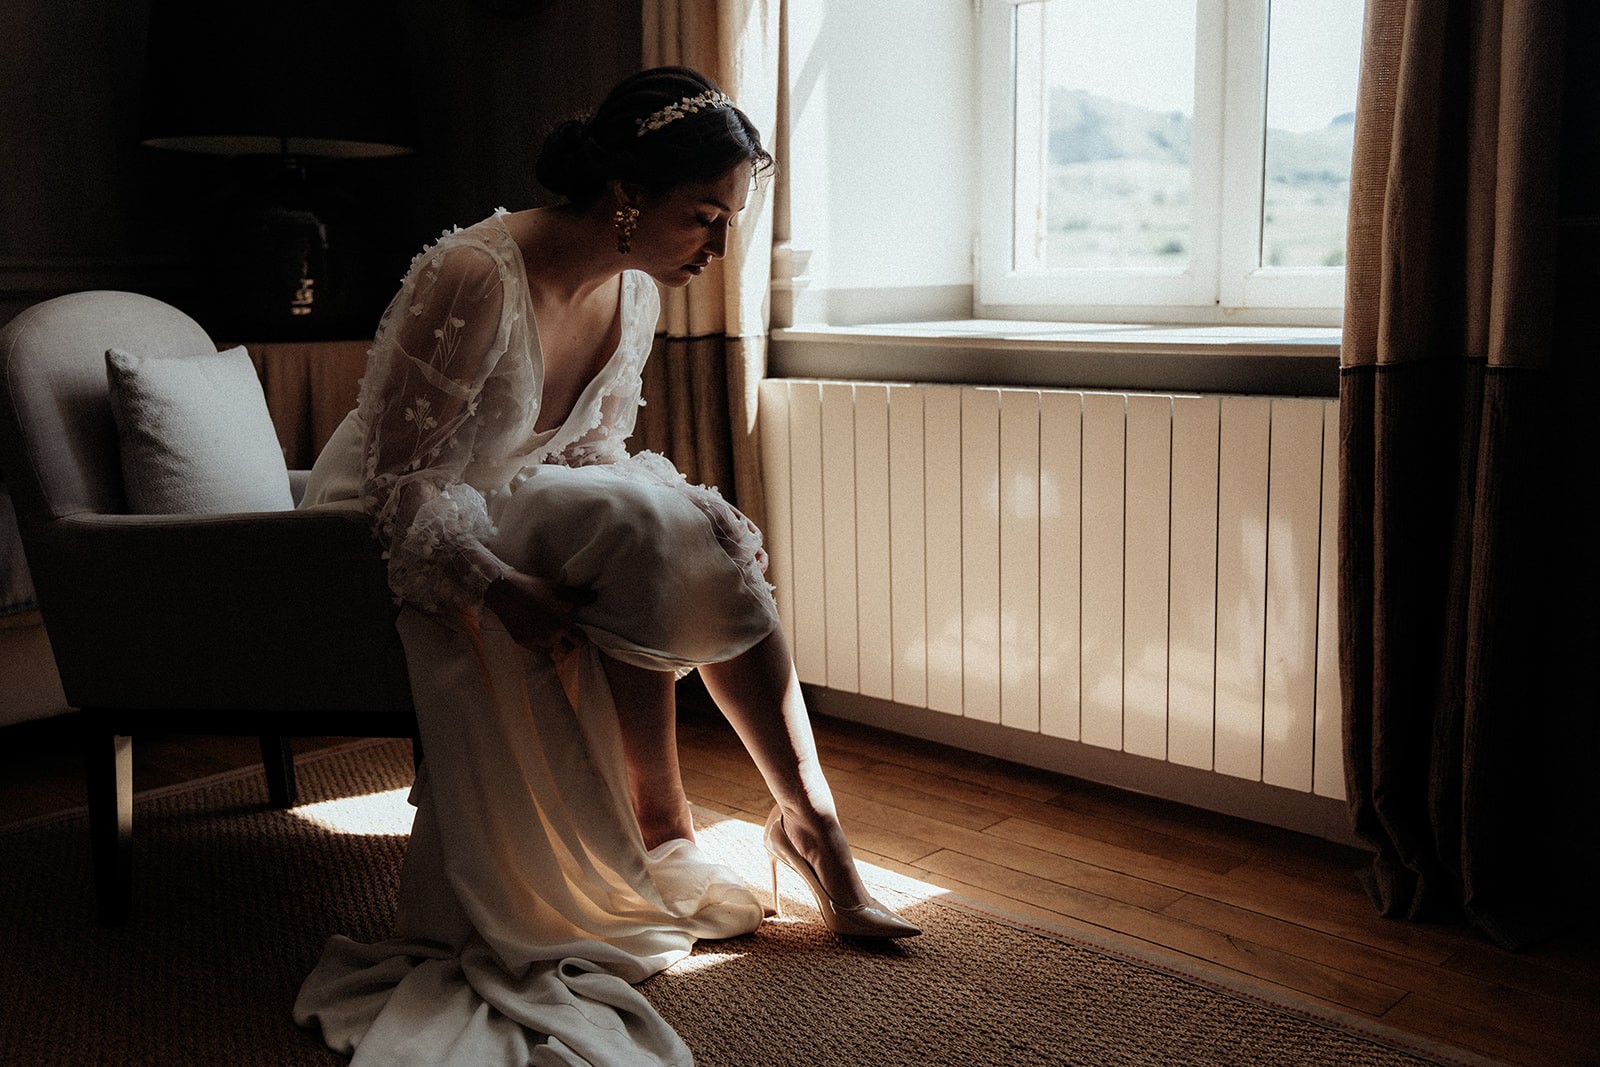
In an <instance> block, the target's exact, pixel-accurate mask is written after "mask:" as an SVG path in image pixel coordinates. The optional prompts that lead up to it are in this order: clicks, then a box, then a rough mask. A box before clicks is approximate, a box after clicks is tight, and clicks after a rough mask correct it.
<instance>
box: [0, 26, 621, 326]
mask: <svg viewBox="0 0 1600 1067" xmlns="http://www.w3.org/2000/svg"><path fill="white" fill-rule="evenodd" d="M395 8H396V12H397V15H398V17H399V19H400V22H401V26H402V31H403V39H404V41H405V52H406V54H405V55H404V56H403V57H398V58H399V60H400V61H401V62H404V63H405V65H406V67H407V69H408V70H409V72H410V81H411V85H412V88H413V91H414V93H415V96H416V98H417V100H418V101H419V112H420V115H419V118H420V126H421V131H420V132H421V136H422V140H423V149H422V151H421V152H420V153H419V154H418V155H417V156H415V157H413V158H410V159H406V160H401V161H375V162H363V163H358V164H355V165H354V166H353V168H352V174H351V179H352V180H351V185H352V190H353V191H354V192H355V193H356V195H357V197H358V199H359V202H360V203H361V204H362V205H364V208H365V209H366V210H367V211H368V212H370V213H371V214H372V215H373V217H374V218H375V220H376V224H377V227H378V232H379V233H380V234H382V239H381V242H380V248H379V249H378V255H379V259H380V262H381V266H380V268H379V271H378V273H381V274H382V275H383V277H384V278H385V279H387V280H386V281H385V282H384V283H383V284H384V287H385V289H389V288H392V286H393V283H394V281H396V280H398V278H399V275H400V273H401V272H402V271H403V270H404V269H405V266H406V264H407V263H408V262H409V261H410V257H411V255H412V254H413V253H415V252H416V251H417V249H418V248H420V247H421V245H422V244H423V243H425V242H426V241H428V240H431V239H432V238H433V237H435V236H437V234H438V233H439V231H440V230H441V229H442V228H444V227H446V226H448V225H452V224H457V223H460V224H466V223H470V222H474V221H476V220H477V219H479V218H481V217H482V216H484V215H486V214H487V213H488V212H489V211H491V210H493V209H494V208H495V207H498V206H502V205H503V206H506V207H509V208H513V209H515V208H517V207H523V206H530V205H531V204H532V203H534V202H535V201H536V200H537V199H538V198H539V197H540V195H541V192H540V190H539V189H538V187H537V184H536V183H535V182H534V180H533V163H534V160H535V158H536V157H537V154H538V149H539V145H540V143H541V142H542V140H543V136H544V133H545V131H546V130H547V129H548V128H549V127H550V126H551V125H553V124H554V123H555V122H556V121H557V120H559V119H560V118H561V117H563V116H565V115H566V114H568V113H570V112H572V111H574V110H578V109H581V108H583V107H586V106H588V105H590V104H591V103H592V102H593V100H594V98H595V97H596V96H597V95H598V94H599V93H601V92H603V91H604V90H605V89H606V88H607V87H608V86H609V85H610V84H611V83H613V82H614V81H616V80H617V79H618V78H620V77H622V76H623V75H624V74H627V73H629V72H630V71H632V70H634V69H636V68H637V66H638V63H639V55H640V49H641V43H640V42H641V20H640V14H639V4H638V0H593V2H590V0H552V2H550V3H548V4H546V5H544V6H543V8H542V10H539V11H538V12H536V13H535V14H532V15H528V16H525V17H520V18H509V17H501V16H497V15H494V14H492V13H490V12H489V11H487V10H484V8H483V6H480V5H478V4H476V3H471V2H467V0H459V2H452V3H436V2H430V0H397V2H396V4H395ZM149 11H150V3H149V0H118V2H117V3H112V4H108V3H104V2H103V0H7V2H6V3H5V4H4V5H0V40H4V41H6V42H8V45H7V55H6V62H5V63H4V64H0V155H3V158H4V160H5V165H4V167H0V322H4V321H6V320H8V319H10V318H11V316H12V315H14V314H15V313H16V312H18V311H20V310H21V309H22V308H24V307H26V306H28V305H29V304H31V303H34V302H35V301H37V300H41V299H44V298H46V297H49V296H54V295H58V294H59V293H63V292H70V291H74V290H79V289H87V288H122V289H130V290H134V291H137V292H146V293H150V294H151V295H154V296H159V297H162V298H164V299H168V300H171V301H172V302H174V303H176V304H178V305H179V306H180V307H184V308H185V309H186V310H190V311H191V313H201V314H202V322H204V321H205V319H204V317H203V308H202V307H200V306H199V303H200V302H199V297H198V291H199V280H198V278H197V276H196V275H197V271H196V269H195V266H194V261H195V253H194V251H193V247H194V244H195V240H196V238H197V236H198V235H200V234H202V233H203V232H204V227H205V226H206V224H207V221H208V220H207V219H206V218H205V217H204V212H203V211H201V210H199V209H198V206H199V205H202V204H203V203H204V202H205V199H206V195H207V189H208V188H209V187H210V184H211V183H214V182H215V181H216V180H217V178H218V177H219V175H220V173H221V169H222V165H221V164H220V163H219V161H216V160H211V159H207V158H205V157H200V156H187V155H181V154H176V153H164V152H159V151H156V150H153V149H147V148H144V147H142V146H140V145H139V144H138V126H139V110H140V88H141V86H142V84H143V79H144V48H145V39H146V25H147V22H148V17H149ZM248 76H249V72H248V71H241V70H235V69H231V68H230V67H229V66H228V61H227V57H226V56H217V55H209V56H207V55H197V56H195V65H194V82H195V91H196V92H205V91H206V85H207V84H208V82H209V81H210V80H211V79H217V78H230V77H248ZM380 299H385V300H386V299H387V295H386V294H385V295H384V296H383V297H381V298H380ZM378 310H381V305H380V307H379V308H378ZM373 318H374V319H375V318H376V312H374V315H373Z"/></svg>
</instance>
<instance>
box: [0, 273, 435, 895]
mask: <svg viewBox="0 0 1600 1067" xmlns="http://www.w3.org/2000/svg"><path fill="white" fill-rule="evenodd" d="M112 348H116V349H119V350H122V351H125V352H129V353H134V354H136V355H138V356H141V357H159V358H161V359H163V360H167V359H173V360H183V359H199V358H201V357H202V356H209V357H211V358H213V359H214V358H216V357H217V356H218V353H217V346H216V345H215V344H214V343H213V342H212V340H211V338H210V337H208V336H207V335H206V333H205V331H204V330H203V329H202V328H201V327H200V326H199V324H198V323H196V322H194V320H192V319H190V318H189V317H188V316H187V315H185V314H183V313H182V312H180V311H178V310H177V309H175V308H173V307H170V306H169V305H167V304H164V303H162V302H160V301H158V300H154V299H151V298H149V297H144V296H138V295H135V294H132V293H121V292H108V291H97V292H83V293H74V294H71V295H68V296H63V297H58V298H56V299H53V300H47V301H45V302H43V303H40V304H36V305H34V306H33V307H31V308H29V309H27V310H25V311H24V312H22V313H21V314H20V315H18V316H17V317H16V318H15V319H14V320H12V322H11V323H9V324H8V325H7V326H6V327H5V329H4V330H0V471H3V472H4V477H5V479H6V484H7V487H8V489H9V490H10V492H11V495H12V498H13V500H14V502H15V505H16V511H17V519H18V529H19V532H20V536H21V540H22V544H23V547H24V550H25V551H26V554H27V560H28V566H29V569H30V570H31V572H32V575H33V581H34V585H35V587H36V589H37V597H38V602H39V609H40V612H41V614H42V616H43V620H44V624H45V628H46V631H47V632H48V634H49V638H50V643H51V645H52V647H53V649H54V654H55V658H56V664H57V667H58V668H59V671H60V675H61V683H62V688H63V690H64V692H65V693H66V696H67V700H68V703H69V704H70V705H71V706H72V707H74V708H77V709H80V710H81V715H82V720H83V725H84V744H85V754H86V759H85V773H86V776H87V785H88V793H89V817H90V834H91V839H92V853H93V865H94V876H95V880H96V897H97V903H98V908H99V914H100V918H101V921H103V922H109V923H115V922H121V921H124V920H125V919H126V918H127V916H128V914H129V911H130V908H131V904H132V884H133V883H132V780H131V776H132V752H133V748H132V734H133V733H134V732H135V731H153V732H180V733H201V734H204V733H217V734H256V735H258V736H260V737H261V739H262V753H263V759H264V762H265V764H266V768H267V776H268V782H269V794H270V799H271V800H272V802H273V803H275V804H277V805H279V806H284V807H287V806H291V805H292V804H293V803H294V799H295V788H294V774H293V761H292V756H291V754H290V751H289V748H288V745H287V743H286V740H285V739H286V738H287V737H288V736H292V735H296V734H356V735H372V736H391V737H406V736H409V737H412V738H413V739H415V737H416V720H415V716H414V713H413V711H412V705H411V693H410V684H409V681H408V679H407V675H406V662H405V655H404V652H403V651H402V649H401V646H400V641H399V636H398V634H397V633H396V632H395V629H394V619H395V614H396V611H397V609H396V608H395V606H394V604H393V602H392V598H391V596H390V593H389V589H388V583H387V579H386V574H385V568H384V564H383V562H382V559H381V556H380V548H379V546H378V543H377V542H376V541H375V540H374V539H373V537H372V536H371V532H370V528H369V526H368V523H367V521H366V518H365V516H364V515H363V514H362V513H361V512H360V511H359V510H357V509H354V508H352V509H350V510H348V511H342V512H341V511H325V510H318V511H315V512H299V511H294V510H277V511H251V512H244V513H238V512H230V513H221V514H131V513H130V508H129V506H128V499H129V493H128V492H127V491H126V490H125V485H124V477H123V466H122V455H121V440H120V439H119V427H118V423H117V421H116V419H115V418H114V416H113V408H112V396H111V392H112V390H111V387H110V386H109V385H108V374H107V356H106V352H107V350H108V349H112ZM164 365H165V366H174V365H173V364H164ZM280 477H281V475H280ZM288 481H289V484H290V486H291V493H292V494H293V498H296V499H297V498H298V493H299V490H300V488H301V487H302V486H303V484H304V477H303V472H298V473H291V474H290V477H289V478H288ZM288 502H289V499H288V498H287V497H286V499H285V505H287V503H288Z"/></svg>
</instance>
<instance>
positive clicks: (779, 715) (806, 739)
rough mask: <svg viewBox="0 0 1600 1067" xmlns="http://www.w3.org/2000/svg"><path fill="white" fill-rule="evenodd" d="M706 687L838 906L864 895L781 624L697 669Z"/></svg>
mask: <svg viewBox="0 0 1600 1067" xmlns="http://www.w3.org/2000/svg"><path fill="white" fill-rule="evenodd" d="M700 676H701V678H703V679H704V680H705V683H706V689H707V691H709V692H710V694H711V696H712V699H714V700H715V701H716V702H717V707H718V708H720V709H721V710H722V713H723V715H725V716H726V717H727V719H728V722H729V723H731V724H732V725H733V728H734V731H735V732H737V733H738V735H739V740H740V741H742V742H743V743H744V747H745V748H746V749H747V750H748V751H749V753H750V756H751V758H752V759H754V760H755V763H756V767H757V768H758V769H759V770H760V771H761V776H762V778H763V779H765V780H766V783H767V788H768V789H770V790H771V791H772V795H773V797H775V798H776V799H777V801H778V804H779V806H781V807H782V808H783V826H784V832H785V834H786V835H787V836H788V838H789V840H790V842H791V843H792V844H793V845H794V847H795V848H796V849H797V850H799V852H800V854H801V855H802V856H804V857H805V858H806V859H807V860H808V861H810V863H811V866H812V868H813V869H814V870H815V871H816V872H817V877H818V878H819V879H820V880H821V881H822V885H823V888H824V889H826V890H827V891H828V894H829V895H830V896H831V897H833V899H834V902H835V903H837V904H839V905H840V906H842V907H847V908H849V907H857V906H859V905H861V904H865V903H866V902H867V901H868V900H870V899H871V898H870V897H869V895H868V893H867V889H866V886H864V885H862V883H861V876H860V874H858V873H857V871H856V865H855V860H854V859H853V858H852V857H851V855H850V845H849V843H848V842H847V841H846V840H845V836H844V830H843V829H842V828H841V827H840V826H839V816H838V811H837V809H836V808H835V806H834V801H833V792H832V790H830V789H829V788H828V780H827V778H826V777H824V775H823V773H822V763H821V761H820V760H819V759H818V758H817V747H816V742H815V740H814V738H813V736H812V733H811V717H810V715H809V714H808V713H807V711H806V704H805V698H804V696H802V694H801V692H800V678H799V676H798V675H797V674H796V673H795V668H794V661H793V659H792V658H791V657H790V655H789V643H788V641H786V640H785V639H784V636H783V632H782V631H781V630H773V631H772V633H770V634H769V635H767V637H765V638H764V639H762V641H761V642H760V643H759V644H757V645H756V646H755V647H754V648H752V649H750V650H749V651H748V652H745V653H744V654H742V655H739V656H735V657H734V658H733V659H730V660H726V661H724V662H722V663H712V664H707V665H706V666H704V667H701V668H700Z"/></svg>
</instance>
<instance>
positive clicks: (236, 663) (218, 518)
mask: <svg viewBox="0 0 1600 1067" xmlns="http://www.w3.org/2000/svg"><path fill="white" fill-rule="evenodd" d="M28 555H29V561H30V564H31V565H32V566H33V570H34V578H35V583H36V584H37V586H38V589H39V599H40V606H41V610H42V611H43V614H44V619H45V625H46V627H47V629H48V630H49V633H50V639H51V643H52V645H53V647H54V648H55V650H56V660H57V665H58V666H59V667H60V670H61V678H62V685H63V688H65V689H66V692H67V697H68V699H69V700H70V701H71V702H72V703H73V704H74V705H76V706H79V707H85V706H114V707H143V706H161V707H169V708H170V707H192V708H204V707H250V708H274V707H292V708H308V709H309V708H323V709H328V708H353V709H369V708H373V707H381V706H388V705H391V704H398V705H399V706H401V707H409V704H410V700H409V686H408V685H407V684H406V682H405V678H404V669H403V668H404V654H403V653H402V652H401V651H400V646H399V637H398V635H397V634H396V632H395V629H394V618H395V615H396V613H397V610H398V609H397V608H396V606H395V605H394V603H393V599H392V596H391V594H390V592H389V588H388V581H387V574H386V569H385V566H384V563H383V560H382V554H381V548H380V546H379V544H378V542H377V541H376V540H375V539H374V538H373V536H372V533H371V526H370V523H369V521H368V519H367V517H366V516H365V515H364V514H362V513H361V512H360V511H359V510H357V509H355V508H351V509H348V510H341V509H318V510H315V511H284V512H261V513H251V514H231V515H97V514H78V515H73V516H68V517H65V518H62V519H57V520H55V521H54V522H51V523H49V524H47V525H46V526H45V527H44V528H42V529H41V530H39V531H37V532H36V535H35V536H34V537H33V538H31V539H30V541H29V544H28ZM397 667H398V670H397Z"/></svg>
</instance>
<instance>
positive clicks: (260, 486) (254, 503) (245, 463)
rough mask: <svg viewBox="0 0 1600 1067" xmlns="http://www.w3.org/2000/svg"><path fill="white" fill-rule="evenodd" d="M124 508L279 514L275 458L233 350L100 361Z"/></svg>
mask: <svg viewBox="0 0 1600 1067" xmlns="http://www.w3.org/2000/svg"><path fill="white" fill-rule="evenodd" d="M106 377H107V379H108V381H109V383H110V386H111V412H112V415H113V416H114V417H115V418H116V422H117V435H118V438H119V439H120V442H121V446H122V480H123V485H124V488H125V490H126V492H127V498H128V507H129V508H130V509H131V510H132V511H134V512H135V513H138V514H146V515H172V514H214V513H219V512H231V511H287V510H289V509H290V508H292V507H294V500H293V498H292V497H291V496H290V493H289V473H288V470H287V469H286V467H285V464H284V461H283V450H282V448H281V447H280V446H279V444H278V436H277V433H276V431H274V429H273V426H272V418H271V416H270V415H269V414H268V413H267V400H266V397H265V396H264V395H263V394H262V392H261V381H260V379H259V378H257V377H256V369H255V364H254V363H252V362H251V360H250V354H249V353H248V352H246V351H245V349H244V348H243V347H242V346H241V347H238V348H230V349H228V350H227V351H226V352H205V353H200V354H196V355H188V356H150V357H146V356H135V355H131V354H130V353H127V352H124V351H122V350H120V349H116V348H113V349H111V350H109V351H108V352H106Z"/></svg>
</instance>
